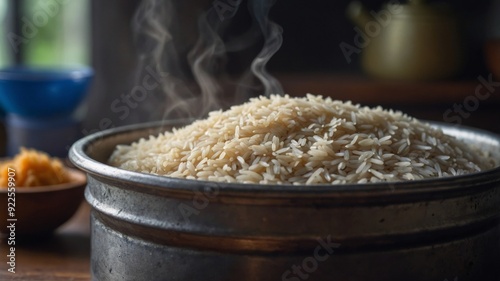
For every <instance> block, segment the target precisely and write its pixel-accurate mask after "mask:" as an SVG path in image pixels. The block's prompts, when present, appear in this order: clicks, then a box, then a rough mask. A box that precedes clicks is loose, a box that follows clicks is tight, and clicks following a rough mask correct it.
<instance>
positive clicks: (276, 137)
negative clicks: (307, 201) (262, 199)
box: [110, 95, 495, 184]
mask: <svg viewBox="0 0 500 281" xmlns="http://www.w3.org/2000/svg"><path fill="white" fill-rule="evenodd" d="M110 163H111V165H114V166H116V167H120V168H123V169H127V170H132V171H138V172H143V173H152V174H156V175H165V176H170V177H178V178H186V179H198V180H209V181H219V182H238V183H259V184H325V183H326V184H345V183H368V182H380V181H402V180H418V179H425V178H434V177H444V176H453V175H461V174H467V173H472V172H477V171H481V170H485V169H490V168H493V167H494V166H495V163H494V161H493V160H492V159H491V158H488V156H487V155H486V154H485V153H483V152H481V151H480V150H479V149H477V148H473V147H470V146H469V145H467V144H465V143H463V142H462V141H459V140H457V139H455V138H454V137H451V136H448V135H445V134H444V133H443V132H442V131H441V130H438V129H435V128H432V127H430V126H429V125H427V124H424V123H422V122H419V121H418V120H416V119H414V118H412V117H409V116H407V115H405V114H403V113H401V112H394V111H391V110H384V109H382V108H381V107H377V108H369V107H361V106H359V105H357V104H352V103H351V102H341V101H337V100H331V99H330V98H326V99H325V98H323V97H321V96H314V95H307V96H306V97H303V98H291V97H289V96H271V97H270V98H267V97H259V98H254V99H251V100H250V101H249V102H247V103H244V104H242V105H238V106H233V107H231V108H230V109H229V110H227V111H217V112H211V113H210V114H209V117H208V118H207V119H204V120H198V121H195V122H194V123H192V124H190V125H188V126H186V127H184V128H180V129H174V130H173V131H172V132H165V133H163V134H160V135H159V136H151V137H149V139H141V140H139V141H138V142H135V143H133V144H131V145H120V146H118V147H117V148H116V150H115V152H114V153H113V155H112V156H111V159H110Z"/></svg>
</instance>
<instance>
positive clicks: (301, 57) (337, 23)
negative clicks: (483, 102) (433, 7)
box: [269, 0, 500, 78]
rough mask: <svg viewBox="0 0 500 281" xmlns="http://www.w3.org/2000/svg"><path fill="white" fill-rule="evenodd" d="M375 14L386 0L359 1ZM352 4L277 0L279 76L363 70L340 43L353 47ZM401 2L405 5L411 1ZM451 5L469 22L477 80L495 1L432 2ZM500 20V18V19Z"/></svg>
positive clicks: (470, 71) (471, 69)
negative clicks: (348, 10) (349, 11)
mask: <svg viewBox="0 0 500 281" xmlns="http://www.w3.org/2000/svg"><path fill="white" fill-rule="evenodd" d="M359 1H361V2H362V3H363V4H364V5H365V6H366V8H367V9H368V10H369V11H371V10H373V11H379V10H380V9H381V8H382V7H383V4H385V3H387V1H385V0H359ZM349 2H350V0H339V1H322V0H309V1H297V0H295V1H293V0H292V1H285V0H281V1H277V3H276V5H275V7H274V8H273V10H272V18H273V20H274V21H276V22H277V23H279V24H280V25H281V26H282V27H283V29H284V43H283V46H282V48H281V49H280V51H279V52H278V53H277V54H276V55H275V57H274V58H273V59H272V60H271V62H270V65H269V67H270V69H271V70H273V71H278V72H304V71H306V72H311V71H312V72H319V71H322V72H341V73H345V72H348V73H351V72H354V73H358V72H361V68H360V65H359V58H360V56H359V55H353V56H352V59H353V60H352V61H351V63H347V61H346V59H345V58H344V56H343V54H342V52H341V50H340V47H339V44H340V43H341V42H347V43H350V44H353V43H352V42H353V38H354V36H355V31H354V30H353V27H354V25H353V24H352V23H351V22H350V21H349V20H348V19H347V17H346V15H345V10H346V7H347V5H348V3H349ZM406 2H407V1H406V0H401V1H400V3H403V4H404V3H406ZM427 2H429V3H437V2H447V3H448V4H449V5H451V6H452V8H453V9H455V10H456V12H457V14H458V16H459V18H460V19H461V22H462V23H463V26H464V28H463V35H464V37H465V39H466V42H467V44H468V48H469V50H468V52H467V53H468V58H467V60H468V63H467V67H466V70H465V73H464V75H463V76H464V77H474V78H475V77H477V74H478V73H481V72H482V71H484V70H485V64H484V58H483V44H484V39H485V36H486V31H487V30H488V19H489V18H491V16H490V17H488V14H489V11H490V7H491V6H492V4H491V0H477V1H470V0H469V1H463V0H462V1H451V0H449V1H432V0H429V1H427ZM497 17H500V14H498V15H497Z"/></svg>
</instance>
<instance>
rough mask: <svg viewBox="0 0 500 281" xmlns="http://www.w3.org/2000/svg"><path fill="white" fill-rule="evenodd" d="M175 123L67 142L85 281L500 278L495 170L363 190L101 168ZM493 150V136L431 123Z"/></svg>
mask: <svg viewBox="0 0 500 281" xmlns="http://www.w3.org/2000/svg"><path fill="white" fill-rule="evenodd" d="M171 125H175V124H159V123H149V124H144V125H135V126H130V127H122V128H115V129H111V130H107V131H104V132H101V133H96V134H93V135H90V136H88V137H85V138H83V139H81V140H79V141H78V142H76V143H75V144H74V145H73V147H72V149H71V151H70V159H71V160H72V161H73V163H74V164H75V165H76V166H78V167H80V168H81V169H83V170H85V171H87V172H88V187H87V189H86V193H85V196H86V198H87V200H88V202H89V203H90V204H91V205H92V215H91V225H92V243H91V245H92V249H91V270H92V276H93V279H94V280H100V281H105V280H190V281H191V280H204V281H210V280H214V281H215V280H216V281H224V280H239V281H247V280H248V281H250V280H252V281H254V280H255V281H257V280H259V281H267V280H273V281H276V280H293V281H299V280H343V281H349V280H356V281H360V280H405V281H410V280H436V281H444V280H446V279H447V280H460V281H464V280H499V277H500V267H499V266H498V260H500V220H499V216H500V168H498V167H497V168H495V169H493V170H489V171H484V172H481V173H475V174H470V175H467V176H457V177H447V178H438V179H433V180H421V181H410V182H398V183H392V184H390V183H381V184H363V185H338V186H330V185H328V186H327V185H319V186H291V185H268V186H263V185H247V184H228V183H216V182H204V181H194V180H185V179H175V178H168V177H161V176H155V175H150V174H142V173H137V172H131V171H125V170H121V169H118V168H115V167H112V166H109V165H107V164H106V161H107V159H108V157H109V156H110V154H111V152H112V151H113V149H114V148H115V146H116V145H118V144H128V143H131V142H133V141H135V140H138V139H139V138H141V137H146V136H148V135H150V134H157V133H158V132H160V131H163V130H165V129H168V128H169V127H170V126H171ZM436 126H439V127H441V128H442V129H443V130H444V131H445V132H447V133H449V134H452V135H455V136H457V137H459V138H462V139H464V140H466V141H467V142H471V143H475V144H477V145H479V146H481V147H482V148H483V149H486V150H488V151H491V152H492V153H493V155H494V156H495V157H496V158H498V159H500V156H499V154H500V137H499V136H496V135H493V134H489V133H487V132H483V131H479V130H475V129H464V128H458V127H452V126H447V125H440V124H438V125H436Z"/></svg>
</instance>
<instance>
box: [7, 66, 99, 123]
mask: <svg viewBox="0 0 500 281" xmlns="http://www.w3.org/2000/svg"><path fill="white" fill-rule="evenodd" d="M93 75H94V72H93V70H92V69H91V68H89V67H73V68H41V67H19V66H16V67H9V68H4V69H0V105H1V107H2V108H3V109H4V110H5V111H6V112H7V113H13V114H17V115H20V116H24V117H55V116H67V115H70V114H71V113H72V112H73V111H74V110H75V109H76V108H77V107H78V105H79V104H80V103H81V102H82V100H83V99H84V98H85V95H86V94H87V90H88V88H89V86H90V82H91V80H92V77H93Z"/></svg>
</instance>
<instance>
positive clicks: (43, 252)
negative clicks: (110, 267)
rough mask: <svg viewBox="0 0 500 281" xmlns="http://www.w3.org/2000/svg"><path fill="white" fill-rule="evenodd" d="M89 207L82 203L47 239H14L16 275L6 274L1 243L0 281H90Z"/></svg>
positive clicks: (6, 267)
mask: <svg viewBox="0 0 500 281" xmlns="http://www.w3.org/2000/svg"><path fill="white" fill-rule="evenodd" d="M89 214H90V206H89V205H88V204H87V203H83V204H82V205H81V206H80V209H79V210H78V211H77V213H76V214H75V216H73V218H71V220H69V221H68V222H67V223H66V224H64V225H63V226H61V227H60V228H59V229H58V230H57V231H56V233H55V234H54V235H53V236H51V237H47V238H34V239H30V240H27V241H22V240H20V241H18V240H17V239H16V252H15V253H16V273H10V272H8V271H7V269H8V267H9V266H8V265H7V263H6V260H7V255H8V253H7V249H8V247H7V244H6V242H5V241H2V242H0V243H1V244H0V245H1V251H0V252H1V256H0V261H1V262H0V280H2V281H3V280H26V281H28V280H29V281H63V280H64V281H83V280H85V281H87V280H90V222H89Z"/></svg>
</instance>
